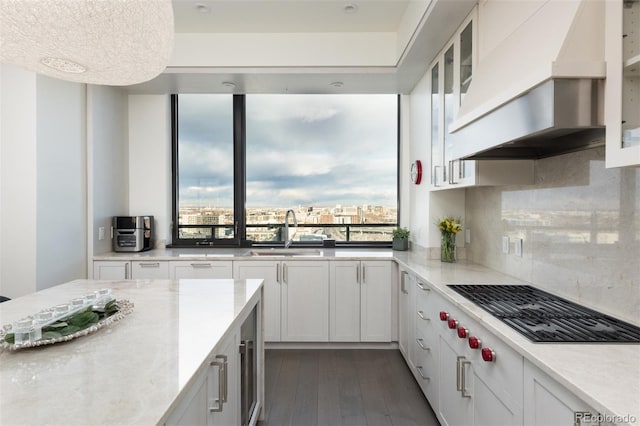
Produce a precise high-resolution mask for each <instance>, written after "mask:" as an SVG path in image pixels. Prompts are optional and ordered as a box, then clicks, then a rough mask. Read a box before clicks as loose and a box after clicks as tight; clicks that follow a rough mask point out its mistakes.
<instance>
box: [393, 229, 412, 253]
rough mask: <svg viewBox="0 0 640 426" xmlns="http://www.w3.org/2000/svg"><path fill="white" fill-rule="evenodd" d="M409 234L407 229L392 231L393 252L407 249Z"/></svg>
mask: <svg viewBox="0 0 640 426" xmlns="http://www.w3.org/2000/svg"><path fill="white" fill-rule="evenodd" d="M409 233H410V231H409V230H408V229H407V228H400V227H397V228H396V229H394V230H393V245H392V248H393V249H394V250H400V251H406V250H408V249H409Z"/></svg>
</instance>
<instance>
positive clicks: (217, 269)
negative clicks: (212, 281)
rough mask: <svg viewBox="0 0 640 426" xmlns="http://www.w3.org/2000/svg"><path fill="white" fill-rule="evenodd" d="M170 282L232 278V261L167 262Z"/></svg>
mask: <svg viewBox="0 0 640 426" xmlns="http://www.w3.org/2000/svg"><path fill="white" fill-rule="evenodd" d="M169 263H170V265H169V274H170V278H171V279H172V280H179V279H182V278H233V262H232V261H230V260H229V261H227V260H225V261H199V260H198V261H188V260H184V261H182V260H181V261H175V262H169Z"/></svg>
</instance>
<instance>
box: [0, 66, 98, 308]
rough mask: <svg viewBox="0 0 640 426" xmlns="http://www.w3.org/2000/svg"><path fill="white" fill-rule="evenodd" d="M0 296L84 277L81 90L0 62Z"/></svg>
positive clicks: (84, 241) (83, 104) (75, 85)
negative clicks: (0, 88)
mask: <svg viewBox="0 0 640 426" xmlns="http://www.w3.org/2000/svg"><path fill="white" fill-rule="evenodd" d="M0 81H1V83H0V84H1V87H2V92H1V93H0V104H1V105H2V107H1V109H0V110H1V115H0V122H1V123H2V124H1V126H0V129H1V130H0V159H1V160H0V161H1V162H0V206H1V208H2V210H1V213H0V253H1V257H0V265H1V266H0V294H2V295H4V296H8V297H12V298H13V297H18V296H21V295H24V294H28V293H31V292H34V291H37V290H41V289H44V288H47V287H50V286H53V285H57V284H60V283H62V282H66V281H70V280H73V279H76V278H84V277H86V259H87V251H86V237H87V235H86V219H85V218H86V210H85V208H86V198H85V193H86V177H85V176H86V174H85V173H86V171H85V168H86V160H85V128H84V122H85V116H84V111H85V89H84V86H83V85H80V84H76V83H67V82H63V81H60V80H55V79H50V78H48V77H43V76H37V75H36V74H34V73H32V72H28V71H23V70H21V69H19V68H16V67H13V66H9V65H2V66H1V67H0Z"/></svg>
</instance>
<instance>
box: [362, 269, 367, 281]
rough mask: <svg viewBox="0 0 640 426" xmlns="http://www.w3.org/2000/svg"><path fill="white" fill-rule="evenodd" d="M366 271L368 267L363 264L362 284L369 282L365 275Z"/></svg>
mask: <svg viewBox="0 0 640 426" xmlns="http://www.w3.org/2000/svg"><path fill="white" fill-rule="evenodd" d="M365 271H366V269H365V268H364V265H362V284H365V283H366V282H367V278H366V277H365V275H364V273H365Z"/></svg>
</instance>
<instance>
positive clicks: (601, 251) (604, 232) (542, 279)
mask: <svg viewBox="0 0 640 426" xmlns="http://www.w3.org/2000/svg"><path fill="white" fill-rule="evenodd" d="M535 170H536V171H535V173H536V183H535V184H534V185H527V186H507V187H480V188H470V189H467V193H466V222H467V227H468V228H469V229H471V230H472V232H473V237H472V239H471V244H468V245H467V246H466V256H467V258H469V259H471V260H473V261H475V262H477V263H480V264H483V265H486V266H489V267H491V268H493V269H496V270H498V271H501V272H504V273H506V274H510V275H513V276H515V277H517V278H520V279H523V280H525V281H529V282H531V283H533V284H535V285H536V286H538V287H541V288H543V289H548V290H550V291H552V292H554V293H557V294H560V295H564V296H565V297H567V298H569V299H572V300H575V301H578V302H580V303H583V304H585V305H588V306H591V307H595V308H597V309H599V310H601V311H603V312H606V313H610V314H613V315H614V316H616V317H618V318H621V319H625V320H628V321H630V322H633V323H636V324H640V168H622V169H606V168H605V166H604V148H597V149H590V150H585V151H580V152H577V153H572V154H566V155H561V156H557V157H552V158H548V159H543V160H538V161H536V165H535ZM502 236H508V237H509V238H510V241H511V244H510V250H509V251H510V252H509V254H508V255H505V254H503V253H502ZM516 238H522V239H523V253H522V257H518V256H516V255H515V254H514V240H515V239H516Z"/></svg>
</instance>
